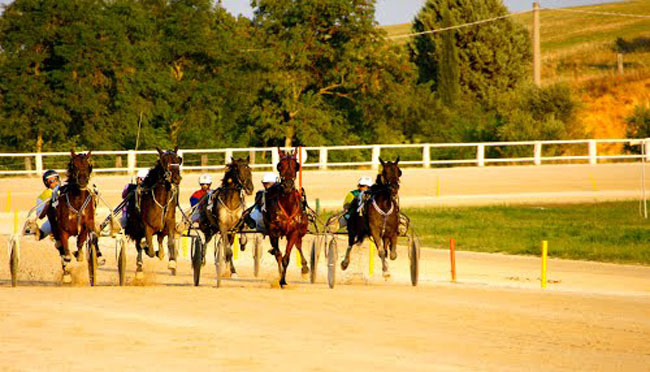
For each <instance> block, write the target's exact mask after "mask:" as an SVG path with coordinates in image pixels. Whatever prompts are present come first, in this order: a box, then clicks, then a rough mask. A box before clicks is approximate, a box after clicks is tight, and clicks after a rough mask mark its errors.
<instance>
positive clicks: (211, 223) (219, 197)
mask: <svg viewBox="0 0 650 372" xmlns="http://www.w3.org/2000/svg"><path fill="white" fill-rule="evenodd" d="M249 162H250V159H248V158H247V159H232V160H231V162H230V164H228V165H226V172H225V174H224V176H223V179H222V180H221V186H220V187H219V188H218V189H216V190H214V192H213V193H212V194H210V199H209V201H208V202H207V203H204V204H202V205H201V207H200V208H201V212H200V215H201V217H200V219H199V227H200V229H201V231H203V234H204V235H205V243H206V244H207V243H208V242H209V241H210V239H212V237H213V236H214V235H215V234H216V233H217V232H219V233H220V234H221V238H222V240H223V242H224V243H225V259H226V263H227V264H229V266H230V273H231V274H236V273H237V270H236V269H235V265H234V264H233V260H232V257H233V252H232V244H233V241H234V239H235V234H234V233H233V232H231V230H232V229H233V227H235V225H237V223H238V222H239V220H240V219H241V216H242V213H243V212H244V210H245V209H246V200H245V198H244V192H245V193H246V194H248V195H251V194H252V193H253V177H252V175H251V168H250V166H249ZM235 249H237V248H236V247H235ZM204 252H205V251H204ZM204 259H205V257H204Z"/></svg>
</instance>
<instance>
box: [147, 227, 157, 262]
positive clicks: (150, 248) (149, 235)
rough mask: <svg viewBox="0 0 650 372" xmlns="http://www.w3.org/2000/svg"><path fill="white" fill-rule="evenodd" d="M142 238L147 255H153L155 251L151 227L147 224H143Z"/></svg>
mask: <svg viewBox="0 0 650 372" xmlns="http://www.w3.org/2000/svg"><path fill="white" fill-rule="evenodd" d="M144 240H145V244H146V247H145V248H146V249H147V256H149V257H154V256H155V255H156V253H155V252H154V249H153V229H152V228H151V227H149V226H148V225H147V224H145V226H144Z"/></svg>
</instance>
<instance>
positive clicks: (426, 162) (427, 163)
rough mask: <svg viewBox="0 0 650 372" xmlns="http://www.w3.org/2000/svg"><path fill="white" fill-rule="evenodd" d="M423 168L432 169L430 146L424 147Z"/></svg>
mask: <svg viewBox="0 0 650 372" xmlns="http://www.w3.org/2000/svg"><path fill="white" fill-rule="evenodd" d="M422 166H423V167H424V168H429V167H431V147H430V146H429V145H424V147H422Z"/></svg>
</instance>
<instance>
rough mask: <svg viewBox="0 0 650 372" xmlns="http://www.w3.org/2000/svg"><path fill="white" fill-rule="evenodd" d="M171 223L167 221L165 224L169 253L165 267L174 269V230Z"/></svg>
mask: <svg viewBox="0 0 650 372" xmlns="http://www.w3.org/2000/svg"><path fill="white" fill-rule="evenodd" d="M172 221H173V220H172ZM173 225H174V223H173V222H169V223H168V225H167V252H168V253H169V262H168V263H167V268H168V269H170V270H176V253H177V252H176V230H174V226H173ZM161 251H162V249H161Z"/></svg>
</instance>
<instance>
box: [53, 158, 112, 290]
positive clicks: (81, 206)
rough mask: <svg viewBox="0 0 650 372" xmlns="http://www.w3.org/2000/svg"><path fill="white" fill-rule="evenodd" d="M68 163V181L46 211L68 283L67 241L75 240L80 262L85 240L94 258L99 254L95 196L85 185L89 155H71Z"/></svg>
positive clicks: (68, 257) (89, 172) (88, 171)
mask: <svg viewBox="0 0 650 372" xmlns="http://www.w3.org/2000/svg"><path fill="white" fill-rule="evenodd" d="M70 155H71V158H70V162H69V163H68V174H67V176H68V179H67V182H66V184H65V185H64V186H62V187H61V189H60V190H59V196H58V198H57V201H56V203H55V204H53V205H51V206H49V207H48V209H47V218H48V220H49V221H50V224H51V225H52V235H53V236H54V242H55V246H56V248H57V249H58V250H59V254H60V255H61V261H62V266H63V281H64V282H69V281H70V280H71V278H70V271H69V267H68V264H69V263H70V261H71V260H72V258H71V255H70V249H69V246H68V239H69V238H70V237H71V236H76V237H77V252H75V255H76V256H77V261H82V260H83V249H82V247H83V244H84V243H85V242H86V240H87V239H93V244H95V248H96V249H97V254H98V255H99V254H101V253H100V251H99V246H98V244H97V237H96V235H95V206H96V201H95V195H94V193H93V192H91V191H90V190H88V182H89V181H90V175H91V173H92V171H93V166H92V164H91V163H90V157H91V156H92V155H91V152H90V151H89V152H88V153H87V154H76V153H75V152H74V150H71V151H70Z"/></svg>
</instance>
